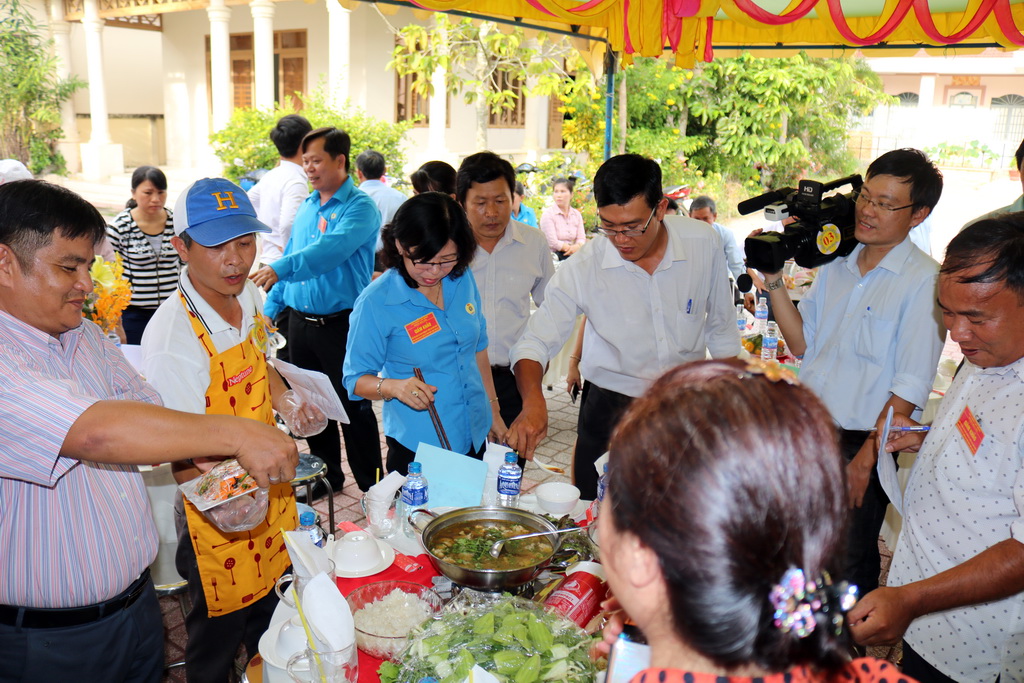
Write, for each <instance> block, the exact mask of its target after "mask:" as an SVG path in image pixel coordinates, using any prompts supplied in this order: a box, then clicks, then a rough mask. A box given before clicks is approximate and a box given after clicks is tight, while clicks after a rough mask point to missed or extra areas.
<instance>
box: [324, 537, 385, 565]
mask: <svg viewBox="0 0 1024 683" xmlns="http://www.w3.org/2000/svg"><path fill="white" fill-rule="evenodd" d="M334 558H335V559H334V561H335V564H336V565H337V566H338V567H340V568H341V569H343V570H345V571H347V572H361V571H365V570H367V569H369V568H370V567H375V566H377V564H378V563H379V562H380V559H381V553H380V548H379V547H377V539H375V538H374V537H373V536H371V535H370V534H369V533H367V532H365V531H350V532H349V533H347V534H345V535H344V536H342V537H341V539H340V540H338V541H336V542H335V548H334Z"/></svg>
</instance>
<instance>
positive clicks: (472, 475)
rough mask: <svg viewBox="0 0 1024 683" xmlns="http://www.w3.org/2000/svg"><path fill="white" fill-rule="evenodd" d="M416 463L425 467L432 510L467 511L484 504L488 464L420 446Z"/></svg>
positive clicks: (428, 446)
mask: <svg viewBox="0 0 1024 683" xmlns="http://www.w3.org/2000/svg"><path fill="white" fill-rule="evenodd" d="M416 462H419V463H422V464H423V476H424V477H426V478H427V484H428V485H429V487H430V488H429V495H430V502H429V506H430V507H431V508H437V507H456V508H464V507H471V506H473V505H479V504H480V498H481V496H482V495H483V492H484V481H485V480H486V479H487V463H485V462H484V461H483V460H477V459H476V458H471V457H469V456H468V455H462V454H460V453H454V452H452V451H446V450H444V449H443V448H438V447H437V446H431V445H430V444H425V443H420V445H419V447H418V448H417V449H416Z"/></svg>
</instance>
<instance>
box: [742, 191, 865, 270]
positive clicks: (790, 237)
mask: <svg viewBox="0 0 1024 683" xmlns="http://www.w3.org/2000/svg"><path fill="white" fill-rule="evenodd" d="M863 184H864V181H863V180H862V179H861V177H860V175H851V176H847V177H845V178H840V179H839V180H833V181H832V182H828V183H820V182H818V181H816V180H801V181H800V187H799V189H797V190H794V189H793V188H791V187H786V188H783V189H781V190H773V191H771V192H765V193H764V194H762V195H759V196H757V197H752V198H751V199H747V200H744V201H742V202H740V203H739V205H738V206H737V207H736V208H737V209H738V210H739V212H740V213H741V214H742V215H744V216H745V215H747V214H749V213H753V212H754V211H758V210H760V209H764V217H765V218H767V219H768V220H771V221H781V220H783V219H785V218H788V217H790V216H795V217H796V218H797V220H795V221H794V222H793V223H790V224H789V225H788V226H786V227H785V228H784V232H765V233H762V234H760V235H754V236H752V237H748V238H747V239H746V241H745V242H744V250H745V252H746V255H747V266H749V267H751V268H755V269H757V270H759V271H761V272H762V273H777V272H779V271H781V270H782V268H783V266H784V265H785V264H786V261H787V260H789V259H791V258H792V259H794V260H795V261H796V262H797V265H800V266H803V267H804V268H817V267H818V266H821V265H824V264H826V263H828V262H829V261H831V260H832V259H834V258H837V257H839V256H846V255H848V254H849V253H850V252H852V251H853V248H854V247H856V246H857V239H856V238H855V237H854V236H853V232H854V221H855V219H854V207H855V205H856V200H855V198H854V194H855V193H856V192H858V191H859V190H860V187H861V185H863ZM843 185H852V186H853V190H852V191H851V192H849V193H847V194H839V193H837V194H833V195H829V196H828V197H824V198H823V197H822V195H824V194H825V193H826V192H828V191H829V190H834V189H836V188H837V187H841V186H843Z"/></svg>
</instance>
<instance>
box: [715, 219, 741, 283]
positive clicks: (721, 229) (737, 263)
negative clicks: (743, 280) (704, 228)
mask: <svg viewBox="0 0 1024 683" xmlns="http://www.w3.org/2000/svg"><path fill="white" fill-rule="evenodd" d="M711 227H713V228H714V229H715V231H716V232H717V233H718V236H719V238H721V240H722V250H723V251H724V253H725V265H726V266H727V267H728V268H729V272H730V273H731V274H732V279H733V281H735V280H736V278H738V277H739V276H740V275H743V273H745V272H747V266H746V264H745V263H744V262H743V250H742V249H740V247H739V245H738V244H736V235H734V234H732V230H730V229H729V228H727V227H725V226H724V225H722V224H721V223H715V224H714V225H712V226H711Z"/></svg>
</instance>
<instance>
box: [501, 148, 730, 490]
mask: <svg viewBox="0 0 1024 683" xmlns="http://www.w3.org/2000/svg"><path fill="white" fill-rule="evenodd" d="M594 196H595V198H596V200H597V212H598V220H599V227H598V230H599V231H600V232H601V233H602V234H603V237H600V238H598V239H595V240H591V241H590V242H588V243H587V245H586V246H584V247H583V248H582V249H581V250H580V251H579V252H577V254H576V255H575V256H574V257H573V258H571V259H569V260H568V261H565V262H563V263H562V265H561V266H560V269H559V270H558V271H557V272H556V273H555V276H554V277H553V278H552V279H551V282H550V284H549V285H548V287H547V289H546V290H545V292H544V303H543V304H542V305H541V307H540V308H539V309H538V310H537V312H536V313H534V314H533V316H531V318H530V321H529V322H528V323H527V326H526V332H525V334H524V335H523V337H522V338H521V339H520V340H519V341H518V342H516V344H515V345H513V347H512V351H511V352H510V359H511V362H512V367H513V369H514V371H515V376H516V383H517V384H518V387H519V391H520V393H521V394H522V396H523V412H522V413H521V414H520V415H519V417H518V418H517V419H516V420H515V422H513V423H512V425H511V427H510V428H509V432H508V436H507V438H506V440H507V442H508V445H509V446H511V447H512V448H514V449H516V450H517V451H519V453H520V454H522V455H525V456H526V457H527V458H532V457H533V451H534V449H535V448H536V446H537V444H538V443H539V442H540V441H541V440H542V439H543V438H544V437H545V435H546V434H547V405H546V404H545V401H544V394H543V391H542V390H541V378H542V376H543V374H544V366H545V365H547V363H548V362H549V361H550V360H551V358H552V357H554V356H555V354H557V353H558V351H559V349H561V347H562V345H563V344H564V343H565V341H566V339H568V337H569V335H570V334H571V333H572V329H573V325H574V324H575V322H576V316H577V315H579V314H580V313H583V314H586V316H587V323H586V327H585V328H584V329H585V331H586V332H585V335H584V342H583V355H582V358H583V360H582V362H581V363H580V371H581V373H582V375H583V376H584V377H586V378H587V381H586V382H585V384H584V386H583V398H582V401H581V403H580V417H579V426H578V438H577V442H576V451H575V454H574V457H573V476H574V479H575V482H576V486H577V487H579V489H580V491H581V493H582V496H583V498H594V497H595V496H596V494H597V472H596V471H595V470H594V467H593V463H594V461H596V460H597V459H598V458H599V457H600V456H601V454H602V453H604V451H605V450H607V446H608V440H609V437H610V436H611V431H612V429H613V428H614V427H615V424H616V423H617V422H618V419H619V417H620V416H621V414H622V412H623V411H624V410H625V408H626V407H627V406H628V405H629V403H630V402H632V400H633V398H635V397H637V396H639V395H640V394H642V393H643V392H644V391H645V390H646V389H647V387H648V386H650V384H651V382H652V381H653V380H654V379H655V378H657V377H658V376H659V375H661V374H662V373H663V372H665V371H666V370H668V369H670V368H672V367H675V366H676V365H679V364H680V363H685V362H687V361H693V360H703V359H704V358H705V357H706V356H707V354H708V353H709V352H710V353H711V355H712V356H713V357H715V358H723V357H729V356H735V355H737V354H738V353H739V351H740V340H739V334H738V332H737V331H736V313H735V310H734V309H733V305H732V296H731V294H730V292H729V281H728V276H727V272H726V265H725V255H724V253H723V251H722V243H721V240H719V238H718V235H717V234H716V233H715V231H714V230H712V229H711V227H710V226H708V225H706V224H704V223H701V222H700V221H695V220H693V219H691V218H688V217H685V216H667V215H666V210H667V208H668V202H667V200H666V199H665V196H664V194H663V193H662V187H661V169H660V168H659V167H658V164H657V163H655V162H654V161H652V160H650V159H646V158H644V157H642V156H639V155H636V154H623V155H620V156H617V157H613V158H611V159H609V160H608V161H606V162H604V164H603V165H602V166H601V168H600V169H599V170H598V172H597V174H596V175H595V176H594Z"/></svg>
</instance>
